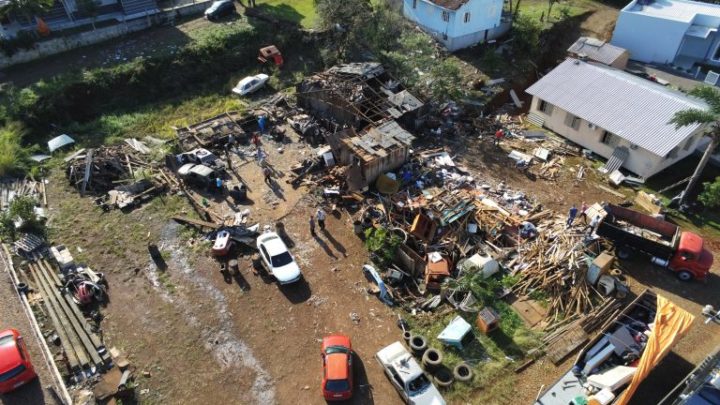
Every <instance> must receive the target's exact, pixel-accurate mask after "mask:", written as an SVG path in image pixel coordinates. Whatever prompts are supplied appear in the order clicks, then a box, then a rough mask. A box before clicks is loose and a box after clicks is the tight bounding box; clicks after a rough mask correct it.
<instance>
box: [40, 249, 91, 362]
mask: <svg viewBox="0 0 720 405" xmlns="http://www.w3.org/2000/svg"><path fill="white" fill-rule="evenodd" d="M38 264H39V266H38V269H39V270H40V271H38V273H39V274H40V277H39V279H41V280H43V281H44V282H45V283H46V285H45V288H46V289H49V290H50V294H52V296H53V297H54V299H55V302H56V303H57V304H59V306H60V310H61V311H62V312H61V313H59V315H60V318H64V319H65V320H66V321H68V322H70V326H69V327H71V328H72V329H71V331H70V332H71V334H72V331H73V330H74V331H75V335H76V338H79V339H80V343H81V344H82V347H83V348H84V350H85V351H86V352H87V353H88V354H89V355H90V359H91V360H92V362H93V363H95V364H96V365H98V366H102V365H103V360H102V359H101V358H100V355H99V354H98V352H97V349H96V348H95V346H94V345H93V343H92V342H91V341H90V338H89V337H88V335H87V332H85V329H83V327H82V326H81V325H80V322H78V320H77V318H76V317H75V315H74V313H73V312H72V310H70V307H69V306H68V303H67V301H65V299H63V297H62V296H61V295H60V292H59V291H58V290H57V289H56V288H55V287H54V286H53V284H54V282H53V281H52V279H51V277H50V275H49V274H48V271H52V270H50V269H48V268H45V267H44V266H43V263H42V261H41V262H38ZM83 319H84V318H83Z"/></svg>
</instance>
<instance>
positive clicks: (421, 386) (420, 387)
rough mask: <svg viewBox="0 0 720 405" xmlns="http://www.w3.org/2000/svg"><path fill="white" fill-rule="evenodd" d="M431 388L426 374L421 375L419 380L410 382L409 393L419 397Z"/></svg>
mask: <svg viewBox="0 0 720 405" xmlns="http://www.w3.org/2000/svg"><path fill="white" fill-rule="evenodd" d="M429 386H430V381H429V380H428V379H427V377H425V374H421V375H420V376H418V378H416V379H414V380H412V381H410V383H409V384H408V391H410V395H417V394H419V393H421V392H423V391H425V390H426V389H427V387H429Z"/></svg>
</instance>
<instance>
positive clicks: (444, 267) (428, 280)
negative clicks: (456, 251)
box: [424, 252, 452, 292]
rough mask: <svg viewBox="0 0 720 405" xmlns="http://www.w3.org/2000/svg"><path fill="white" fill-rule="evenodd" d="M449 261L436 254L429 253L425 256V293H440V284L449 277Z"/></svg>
mask: <svg viewBox="0 0 720 405" xmlns="http://www.w3.org/2000/svg"><path fill="white" fill-rule="evenodd" d="M451 267H452V266H451V264H450V260H448V258H446V257H443V256H442V255H441V254H440V253H438V252H431V253H429V254H428V255H427V265H426V267H425V280H424V281H425V288H426V289H427V291H433V292H438V291H440V284H442V282H443V280H445V278H447V277H449V276H450V268H451Z"/></svg>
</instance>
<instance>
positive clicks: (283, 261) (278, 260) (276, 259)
mask: <svg viewBox="0 0 720 405" xmlns="http://www.w3.org/2000/svg"><path fill="white" fill-rule="evenodd" d="M270 261H271V262H272V266H273V267H282V266H285V265H288V264H290V263H292V261H293V259H292V256H290V253H288V252H283V253H280V254H279V255H275V256H273V257H272V258H271V259H270Z"/></svg>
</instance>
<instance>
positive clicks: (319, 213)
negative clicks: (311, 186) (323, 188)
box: [315, 208, 325, 231]
mask: <svg viewBox="0 0 720 405" xmlns="http://www.w3.org/2000/svg"><path fill="white" fill-rule="evenodd" d="M315 217H316V218H317V222H318V226H320V230H321V231H324V230H325V211H323V209H322V208H318V210H317V213H316V214H315Z"/></svg>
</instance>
